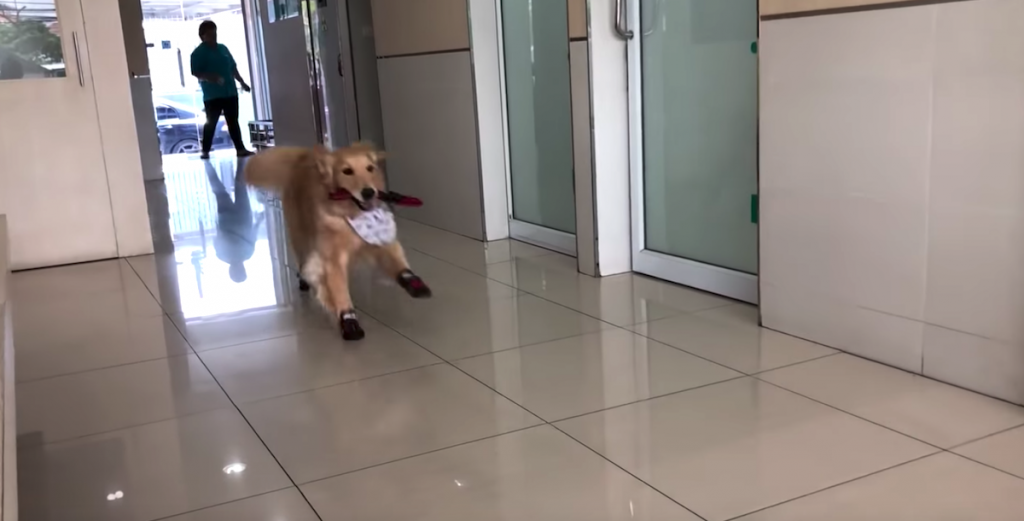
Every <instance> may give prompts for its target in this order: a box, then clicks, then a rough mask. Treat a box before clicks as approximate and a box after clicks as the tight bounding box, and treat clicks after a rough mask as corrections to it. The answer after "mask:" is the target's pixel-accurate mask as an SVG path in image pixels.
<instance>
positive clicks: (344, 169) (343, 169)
mask: <svg viewBox="0 0 1024 521" xmlns="http://www.w3.org/2000/svg"><path fill="white" fill-rule="evenodd" d="M341 173H343V174H345V175H352V174H355V173H356V171H355V170H352V169H351V168H349V167H347V166H346V167H345V168H342V169H341Z"/></svg>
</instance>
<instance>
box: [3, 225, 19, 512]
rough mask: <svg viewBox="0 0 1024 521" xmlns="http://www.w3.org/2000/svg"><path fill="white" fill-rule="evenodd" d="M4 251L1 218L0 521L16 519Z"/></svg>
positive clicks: (14, 432)
mask: <svg viewBox="0 0 1024 521" xmlns="http://www.w3.org/2000/svg"><path fill="white" fill-rule="evenodd" d="M9 260H10V255H9V254H8V250H7V218H6V217H5V216H4V215H0V347H2V348H3V351H2V355H3V356H2V357H0V382H2V384H3V387H2V393H0V411H3V414H2V415H0V426H2V429H0V444H2V450H0V519H2V520H3V521H15V520H17V519H18V462H17V454H18V451H17V439H18V430H17V429H16V428H15V412H14V334H13V332H12V331H11V308H10V306H9V305H8V304H9V302H8V296H7V278H8V277H9V276H10V268H9V267H8V262H9Z"/></svg>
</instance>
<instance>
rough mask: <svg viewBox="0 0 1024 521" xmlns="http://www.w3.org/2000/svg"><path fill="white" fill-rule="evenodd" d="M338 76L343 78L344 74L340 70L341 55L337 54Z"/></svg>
mask: <svg viewBox="0 0 1024 521" xmlns="http://www.w3.org/2000/svg"><path fill="white" fill-rule="evenodd" d="M338 76H341V77H342V78H344V77H345V73H344V72H342V70H341V53H340V52H339V53H338Z"/></svg>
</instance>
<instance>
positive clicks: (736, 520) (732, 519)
mask: <svg viewBox="0 0 1024 521" xmlns="http://www.w3.org/2000/svg"><path fill="white" fill-rule="evenodd" d="M939 454H942V452H933V453H931V454H925V455H923V456H918V457H916V458H912V459H909V460H907V461H904V462H902V463H897V464H895V465H890V466H888V467H885V468H884V469H878V470H875V471H872V472H868V473H867V474H864V475H863V476H857V477H854V478H850V479H848V480H846V481H841V482H839V483H835V484H833V485H829V486H827V487H825V488H822V489H819V490H814V491H811V492H808V493H806V494H801V495H799V496H797V497H794V498H790V499H787V500H785V501H779V502H778V503H774V504H771V505H768V506H766V507H761V508H758V509H757V510H751V511H750V512H745V513H743V514H740V515H738V516H733V517H730V518H728V519H726V520H725V521H740V520H741V519H742V518H744V517H747V516H750V515H753V514H756V513H758V512H764V511H765V510H769V509H772V508H776V507H779V506H782V505H785V504H786V503H792V502H794V501H799V500H801V499H804V498H807V497H810V496H813V495H815V494H818V493H821V492H825V491H827V490H831V489H833V488H837V487H841V486H843V485H848V484H850V483H853V482H855V481H860V480H862V479H867V478H870V477H871V476H874V475H876V474H881V473H883V472H887V471H890V470H893V469H896V468H899V467H902V466H904V465H910V464H911V463H915V462H918V461H921V460H923V459H927V458H931V457H933V456H936V455H939Z"/></svg>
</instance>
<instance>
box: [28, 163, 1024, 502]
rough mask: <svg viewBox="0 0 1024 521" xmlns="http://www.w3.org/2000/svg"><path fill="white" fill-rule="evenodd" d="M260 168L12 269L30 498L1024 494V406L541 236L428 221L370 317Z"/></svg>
mask: <svg viewBox="0 0 1024 521" xmlns="http://www.w3.org/2000/svg"><path fill="white" fill-rule="evenodd" d="M235 169H236V164H235V162H234V160H217V161H214V162H213V163H211V164H210V168H209V169H207V168H206V167H204V165H203V164H202V163H199V162H196V163H194V164H193V165H192V167H191V168H182V169H181V170H179V171H175V172H169V173H168V179H167V181H166V184H164V183H161V184H157V185H153V186H150V187H149V188H150V192H151V193H150V195H151V201H150V204H151V209H152V213H153V215H154V219H153V225H154V233H155V235H156V237H157V238H158V242H159V244H160V248H159V250H160V253H158V254H156V255H152V256H146V257H137V258H130V259H122V260H114V261H107V262H97V263H91V264H83V265H77V266H69V267H63V268H56V269H48V270H39V271H32V272H25V273H19V274H16V275H15V276H14V282H13V286H14V287H13V290H14V295H13V297H14V332H15V345H16V346H17V361H16V362H17V374H18V380H19V383H18V387H17V407H18V417H19V418H18V421H19V430H20V437H19V454H18V457H19V470H20V479H19V486H20V499H21V513H22V519H23V520H25V521H41V520H61V521H73V520H138V521H149V520H156V519H173V520H176V521H200V520H203V521H213V520H217V521H286V520H287V521H312V520H317V519H322V520H331V521H334V520H359V521H372V520H382V521H383V520H388V521H392V520H404V519H410V520H411V519H416V520H437V521H480V520H501V521H512V520H523V521H546V520H550V521H595V520H606V521H612V520H616V521H618V520H621V521H625V520H633V519H639V520H647V521H661V520H681V521H686V520H697V519H706V520H727V519H744V520H747V521H755V520H756V521H792V520H808V521H810V520H814V521H818V520H826V519H827V520H881V519H884V520H925V519H927V520H931V519H944V520H974V519H984V520H990V519H991V520H1019V519H1021V518H1022V516H1024V514H1022V512H1024V449H1022V447H1024V410H1022V409H1021V408H1018V407H1014V406H1011V405H1008V404H1006V403H1003V402H999V401H996V400H992V399H989V398H986V397H983V396H980V395H977V394H974V393H970V392H967V391H964V390H961V389H957V388H953V387H950V386H947V385H944V384H941V383H937V382H934V381H931V380H926V379H923V378H919V377H915V376H912V375H910V374H907V373H903V372H901V371H898V370H895V369H891V368H888V367H884V366H881V365H878V364H875V363H872V362H868V361H865V360H862V359H859V358H854V357H851V356H848V355H845V354H840V353H838V352H836V351H834V350H832V349H829V348H826V347H822V346H820V345H815V344H811V343H808V342H805V341H802V340H799V339H796V338H793V337H789V336H786V335H783V334H779V333H776V332H773V331H767V330H764V329H761V328H759V327H758V326H757V310H756V309H755V308H752V307H750V306H746V305H743V304H738V303H735V302H731V301H728V300H725V299H722V298H718V297H715V296H711V295H707V294H704V293H700V292H696V291H692V290H688V289H685V288H681V287H678V286H674V285H671V284H666V283H663V282H659V281H657V280H654V279H650V278H647V277H643V276H638V275H630V274H627V275H620V276H616V277H609V278H605V279H602V280H596V279H592V278H589V277H586V276H583V275H580V274H577V273H576V270H575V268H574V260H573V259H570V258H567V257H564V256H561V255H558V254H554V253H551V252H548V251H545V250H542V249H539V248H535V247H532V246H529V245H526V244H523V243H519V242H515V241H498V242H493V243H490V244H481V243H478V242H475V241H472V240H469V239H466V238H463V237H459V236H455V235H452V234H448V233H445V232H442V231H439V230H436V229H433V228H429V227H426V226H423V225H419V224H416V223H413V222H409V221H402V222H401V223H400V232H401V236H402V239H403V240H404V242H405V244H406V246H407V249H408V250H409V257H410V259H411V261H412V263H413V265H414V267H415V268H416V269H417V270H418V271H419V272H420V273H421V274H422V275H423V276H424V278H425V279H426V280H427V281H428V282H430V283H431V284H432V285H433V287H434V290H435V298H434V299H432V300H428V301H414V300H412V299H409V298H408V297H406V296H405V295H404V294H403V293H402V292H401V291H400V290H398V289H397V288H396V287H394V286H393V285H391V284H388V283H387V282H386V281H381V280H379V279H377V278H374V277H372V276H369V275H364V276H361V277H360V278H358V280H357V282H356V291H355V293H356V301H357V303H358V306H359V308H360V310H361V313H362V320H363V324H364V327H365V328H366V330H367V333H368V336H367V338H366V339H365V340H364V341H361V342H358V343H344V342H342V341H341V339H340V336H339V333H338V332H337V331H336V330H335V327H334V321H333V320H332V319H331V318H330V317H326V316H324V315H323V314H322V313H320V312H319V311H318V310H317V309H316V306H314V305H312V303H311V302H310V301H309V298H308V297H306V296H304V295H302V294H300V293H299V292H298V291H297V289H296V284H295V282H296V281H295V277H294V274H292V273H291V272H290V271H289V270H288V269H287V268H286V267H285V266H284V265H283V263H282V262H281V260H280V259H281V255H280V252H282V251H284V250H283V248H284V246H283V242H282V241H283V238H282V237H281V236H280V231H279V230H280V228H281V222H280V219H279V218H278V217H275V214H274V213H272V212H269V211H268V208H266V207H264V206H263V204H261V202H260V201H259V199H258V198H257V197H256V196H255V195H252V196H251V198H248V197H247V195H246V192H245V190H244V187H243V188H242V189H241V190H238V189H236V188H235V183H234V177H235ZM428 204H429V201H428Z"/></svg>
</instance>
